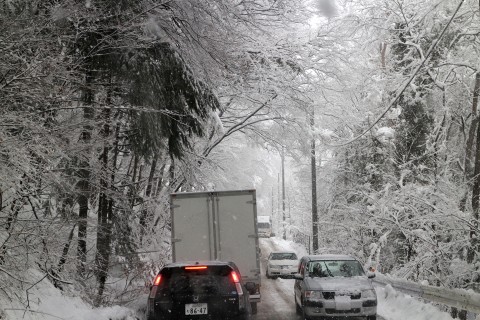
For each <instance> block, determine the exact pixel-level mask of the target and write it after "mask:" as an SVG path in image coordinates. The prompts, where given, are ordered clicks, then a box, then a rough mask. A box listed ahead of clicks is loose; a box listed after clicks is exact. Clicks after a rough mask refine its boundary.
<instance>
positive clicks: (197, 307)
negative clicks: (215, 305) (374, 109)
mask: <svg viewBox="0 0 480 320" xmlns="http://www.w3.org/2000/svg"><path fill="white" fill-rule="evenodd" d="M196 314H208V306H207V304H206V303H190V304H186V305H185V315H187V316H192V315H196Z"/></svg>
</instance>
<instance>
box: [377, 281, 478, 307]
mask: <svg viewBox="0 0 480 320" xmlns="http://www.w3.org/2000/svg"><path fill="white" fill-rule="evenodd" d="M373 280H374V282H376V283H379V284H382V285H388V284H389V285H391V286H392V287H393V288H394V289H397V290H399V291H402V292H405V293H407V294H411V295H414V296H418V297H421V298H423V299H425V300H428V301H432V302H438V303H442V304H444V305H447V306H450V307H455V308H457V309H458V310H467V311H469V312H473V313H476V314H480V294H479V293H475V292H473V291H467V290H463V289H448V288H442V287H434V286H429V285H421V284H418V283H415V282H411V281H407V280H400V279H393V278H390V277H387V276H385V275H382V274H378V273H377V275H376V277H375V278H374V279H373Z"/></svg>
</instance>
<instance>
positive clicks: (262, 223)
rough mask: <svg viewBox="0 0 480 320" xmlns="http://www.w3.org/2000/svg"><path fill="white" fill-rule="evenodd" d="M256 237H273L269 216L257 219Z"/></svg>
mask: <svg viewBox="0 0 480 320" xmlns="http://www.w3.org/2000/svg"><path fill="white" fill-rule="evenodd" d="M257 229H258V236H259V237H263V238H270V237H272V236H273V232H272V219H271V217H270V216H258V217H257Z"/></svg>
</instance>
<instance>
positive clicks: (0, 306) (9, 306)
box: [0, 270, 137, 320]
mask: <svg viewBox="0 0 480 320" xmlns="http://www.w3.org/2000/svg"><path fill="white" fill-rule="evenodd" d="M30 273H31V274H32V278H31V279H36V281H39V280H40V282H38V283H37V284H36V285H35V286H32V287H31V288H30V289H28V288H29V287H30V286H31V285H27V286H25V288H24V289H23V290H21V291H19V292H16V294H17V295H18V296H19V297H21V299H22V300H23V301H24V302H25V303H24V304H21V303H20V302H16V301H10V300H9V299H7V298H5V297H4V296H3V295H0V319H4V320H17V319H24V320H59V319H62V320H134V319H137V317H136V313H135V311H134V310H133V309H129V308H126V307H121V306H112V307H107V308H92V307H91V306H90V305H88V304H87V303H85V302H84V301H82V300H81V299H80V298H79V297H74V296H73V295H72V296H69V295H66V294H65V293H64V292H62V291H60V290H58V289H57V288H55V287H54V286H53V284H52V283H51V282H49V281H48V280H47V279H46V278H44V276H43V275H42V274H41V273H40V272H38V271H36V270H31V271H30ZM42 278H43V279H42ZM41 279H42V280H41ZM32 284H33V283H32ZM27 289H28V298H27V293H26V292H27ZM27 299H28V300H27ZM27 306H28V307H27Z"/></svg>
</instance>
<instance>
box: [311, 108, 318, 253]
mask: <svg viewBox="0 0 480 320" xmlns="http://www.w3.org/2000/svg"><path fill="white" fill-rule="evenodd" d="M310 129H311V133H312V138H311V141H310V152H311V153H310V159H311V173H312V237H313V239H312V242H313V253H314V254H316V253H317V251H318V205H317V164H316V152H315V147H316V146H315V137H314V135H313V132H314V129H315V118H314V110H313V108H312V113H311V115H310Z"/></svg>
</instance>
